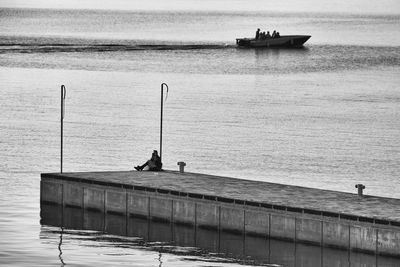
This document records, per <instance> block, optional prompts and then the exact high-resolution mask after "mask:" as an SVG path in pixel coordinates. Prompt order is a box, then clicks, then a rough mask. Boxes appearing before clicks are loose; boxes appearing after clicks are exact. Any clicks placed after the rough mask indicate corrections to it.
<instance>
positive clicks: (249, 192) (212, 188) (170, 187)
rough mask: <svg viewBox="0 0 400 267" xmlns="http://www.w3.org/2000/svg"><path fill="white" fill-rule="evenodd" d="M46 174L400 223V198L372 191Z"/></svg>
mask: <svg viewBox="0 0 400 267" xmlns="http://www.w3.org/2000/svg"><path fill="white" fill-rule="evenodd" d="M42 178H52V179H61V180H67V181H80V182H88V183H94V184H97V183H99V184H103V185H104V184H106V185H111V186H116V187H143V188H144V190H147V189H150V190H151V189H155V190H167V191H170V192H171V193H175V194H177V193H178V194H179V193H190V194H197V195H200V196H199V197H201V195H202V196H206V197H208V198H209V197H211V198H212V197H215V198H216V199H218V198H221V199H222V198H225V201H231V200H234V201H249V202H256V203H265V204H267V205H281V206H282V207H285V208H286V209H288V210H289V209H292V208H295V209H296V208H298V209H307V210H312V211H317V212H318V211H321V212H331V213H334V214H348V215H351V216H356V217H365V218H372V219H374V220H384V221H390V223H391V224H396V225H397V226H400V199H392V198H383V197H375V196H369V195H365V196H363V197H359V196H358V195H357V194H350V193H344V192H337V191H329V190H320V189H313V188H306V187H299V186H291V185H283V184H276V183H267V182H260V181H251V180H243V179H235V178H229V177H221V176H212V175H205V174H198V173H187V172H185V173H179V172H175V171H163V172H146V171H143V172H137V171H119V172H79V173H48V174H42ZM288 207H289V208H288Z"/></svg>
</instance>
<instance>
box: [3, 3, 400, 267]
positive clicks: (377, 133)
mask: <svg viewBox="0 0 400 267" xmlns="http://www.w3.org/2000/svg"><path fill="white" fill-rule="evenodd" d="M396 7H397V6H396V5H394V6H393V8H394V9H395V8H396ZM209 9H210V6H207V10H203V11H193V10H189V11H188V10H183V11H182V10H181V11H176V10H174V11H171V10H160V11H157V12H152V11H149V10H146V11H137V10H136V11H135V10H133V11H129V12H127V11H88V10H86V11H82V10H74V11H72V10H67V11H66V10H41V9H34V10H32V9H4V8H3V9H1V10H0V36H1V38H0V80H1V83H0V84H1V85H0V87H1V98H0V137H1V138H0V146H1V153H0V265H12V264H14V265H16V266H32V265H33V266H45V265H47V266H57V265H58V266H60V265H61V266H63V265H64V264H67V265H71V266H80V265H81V266H85V265H86V266H87V265H134V266H232V265H233V266H235V265H267V264H277V265H278V266H295V265H296V266H322V264H324V266H330V265H329V264H336V265H332V266H359V265H360V264H365V266H377V265H378V266H399V265H400V264H399V263H398V262H396V261H395V260H392V259H381V258H380V259H375V257H372V258H368V257H367V256H365V255H359V254H354V255H352V256H348V255H347V254H346V255H342V254H341V253H339V252H336V251H330V252H326V251H325V252H324V253H325V254H324V253H322V254H323V255H325V256H318V255H320V254H318V253H316V252H315V248H312V247H311V248H310V247H307V246H306V247H301V246H300V247H297V248H296V247H293V245H291V244H281V243H274V241H273V243H272V244H269V245H260V244H261V243H262V242H265V241H260V240H249V241H248V242H253V243H252V244H256V245H254V246H250V248H251V250H250V251H253V253H249V252H248V251H249V249H248V247H247V250H246V249H244V250H242V252H241V253H238V252H237V249H239V250H240V249H241V248H246V245H244V244H242V243H240V242H239V241H238V242H239V243H235V242H233V241H232V240H234V239H235V238H234V237H222V239H223V240H227V241H226V242H222V243H220V244H222V245H220V246H219V247H215V246H212V245H207V244H206V245H204V246H203V245H201V244H200V243H198V242H197V241H193V242H191V241H190V242H189V241H188V242H186V243H185V242H178V240H177V239H176V238H173V236H174V233H176V231H175V232H174V231H172V232H171V231H170V230H165V231H164V230H162V229H170V228H168V227H169V226H168V227H167V228H165V226H161V225H158V226H155V227H152V228H151V229H157V230H155V231H156V232H154V230H153V233H155V234H154V235H153V236H152V238H150V239H149V238H148V237H149V236H146V235H143V234H142V235H141V234H140V233H143V231H144V232H146V231H150V230H149V228H143V229H142V228H140V227H141V226H140V225H143V223H142V224H141V223H138V224H137V227H135V228H134V229H136V230H135V231H137V232H134V233H130V234H128V233H126V232H125V233H124V232H123V231H122V232H121V229H123V227H122V228H121V227H119V226H118V222H120V220H119V219H118V218H112V219H110V220H111V221H112V222H115V223H116V224H113V225H117V226H116V227H114V228H106V227H105V226H104V225H103V227H100V228H96V227H95V228H91V227H88V226H87V225H86V226H85V224H79V220H80V219H79V218H80V217H79V215H76V214H75V213H73V212H72V213H71V211H68V212H70V213H68V214H70V215H71V214H72V215H71V218H73V219H71V222H70V223H69V224H67V226H68V227H66V228H60V227H59V226H60V224H59V221H57V218H58V217H57V216H59V215H57V214H60V212H59V211H57V212H56V211H54V210H53V211H50V212H49V213H46V214H50V217H49V216H47V217H46V218H45V219H46V220H42V224H41V223H40V205H39V204H40V203H39V187H40V185H39V181H40V173H41V172H55V171H58V170H59V106H60V103H59V97H60V85H61V84H65V85H66V87H67V103H66V118H65V127H64V129H65V131H64V136H65V139H64V141H65V148H64V151H65V154H64V155H65V158H64V170H65V171H93V170H131V169H132V168H133V166H134V164H137V163H140V162H143V161H144V160H146V159H147V157H149V153H151V151H152V150H153V149H156V148H158V131H159V128H158V127H159V90H160V84H161V83H162V82H166V83H168V85H169V88H170V92H169V95H168V98H167V101H166V104H165V112H164V115H165V121H164V138H163V139H164V144H163V160H164V166H165V168H166V169H176V168H177V166H176V162H177V161H185V162H186V163H187V170H188V171H191V172H202V173H209V174H218V175H227V176H233V177H240V178H245V179H253V180H261V181H270V182H278V183H285V184H293V185H302V186H309V187H316V188H323V189H330V190H340V191H346V192H355V190H354V184H356V183H364V184H365V185H366V186H367V188H366V191H365V192H366V193H367V194H372V195H379V196H386V197H396V198H399V197H400V193H399V192H400V182H399V179H398V176H399V173H400V167H399V166H400V141H399V140H400V109H399V104H400V90H399V86H398V85H399V84H400V78H399V77H400V75H399V70H400V68H399V66H400V34H399V29H400V27H399V26H400V16H399V15H397V13H396V12H388V14H383V13H382V12H380V13H379V14H369V13H368V14H367V13H365V12H360V13H357V12H356V11H355V12H353V14H350V13H321V12H316V11H314V12H307V13H304V12H302V13H300V12H294V11H293V10H286V11H285V10H283V11H268V12H267V11H265V12H260V11H257V12H255V11H251V10H246V11H245V12H244V11H243V12H239V11H237V10H236V11H231V12H222V11H221V10H217V11H210V10H209ZM205 11H207V12H205ZM266 12H267V13H266ZM389 13H390V14H389ZM71 18H73V19H71ZM257 27H262V28H263V29H265V30H273V29H278V30H279V31H280V32H281V34H311V35H312V36H313V37H312V38H311V39H310V40H309V41H308V42H307V43H306V47H305V48H304V49H295V50H286V49H274V50H257V51H255V50H243V49H236V48H235V47H234V39H235V38H236V37H242V36H251V35H253V32H254V31H255V29H256V28H257ZM371 33H372V34H371ZM387 36H390V38H389V39H388V38H387ZM42 211H43V209H42ZM61 214H62V213H61ZM73 214H75V215H73ZM42 215H43V214H42ZM93 216H96V215H93ZM94 218H96V217H94ZM42 219H43V217H42ZM74 223H75V224H74ZM120 223H121V222H120ZM144 225H147V224H146V223H144ZM143 227H144V226H143ZM125 229H126V228H125ZM140 229H142V230H143V231H142V232H140V231H139V230H140ZM160 229H161V230H160ZM103 230H106V231H105V232H104V231H103ZM182 231H183V232H184V233H185V234H182V235H180V236H181V237H184V238H186V239H185V240H197V239H193V238H191V232H190V231H189V232H187V231H185V230H182ZM182 231H181V232H182ZM150 232H151V231H150ZM181 232H180V233H181ZM147 233H149V232H147ZM127 236H128V237H127ZM213 238H214V239H215V238H221V237H218V236H217V237H216V236H215V233H214V234H213V233H211V234H210V238H209V239H207V240H213ZM196 242H197V243H196ZM232 242H233V243H232ZM257 242H261V243H257ZM60 243H61V246H60ZM232 244H237V245H232ZM245 244H247V243H245ZM257 244H258V245H257ZM262 244H264V243H262ZM221 246H222V247H221ZM224 246H225V249H223V248H224ZM226 246H228V248H226ZM229 246H231V247H229ZM253 248H259V249H258V250H257V249H256V250H254V249H253ZM235 249H236V250H235ZM318 249H319V248H318ZM277 250H278V251H282V254H279V253H274V252H273V251H277ZM243 251H244V252H243ZM246 251H247V252H246ZM271 251H272V252H271ZM299 251H300V252H301V251H303V252H304V253H300V254H299ZM307 251H308V252H307ZM310 251H311V252H310ZM264 252H265V253H264ZM319 253H321V252H319ZM311 255H317V256H315V257H314V256H311ZM321 259H322V260H321ZM363 266H364V265H363Z"/></svg>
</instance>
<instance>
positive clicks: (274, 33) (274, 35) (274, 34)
mask: <svg viewBox="0 0 400 267" xmlns="http://www.w3.org/2000/svg"><path fill="white" fill-rule="evenodd" d="M275 37H276V31H275V30H274V32H273V33H272V38H275Z"/></svg>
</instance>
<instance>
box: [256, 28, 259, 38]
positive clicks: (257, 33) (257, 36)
mask: <svg viewBox="0 0 400 267" xmlns="http://www.w3.org/2000/svg"><path fill="white" fill-rule="evenodd" d="M258 38H260V28H258V29H257V31H256V40H258Z"/></svg>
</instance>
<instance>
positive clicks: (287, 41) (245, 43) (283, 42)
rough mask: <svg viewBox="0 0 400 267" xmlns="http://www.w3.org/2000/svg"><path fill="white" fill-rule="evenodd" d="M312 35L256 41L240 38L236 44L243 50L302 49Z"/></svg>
mask: <svg viewBox="0 0 400 267" xmlns="http://www.w3.org/2000/svg"><path fill="white" fill-rule="evenodd" d="M310 37H311V36H310V35H283V36H280V37H277V38H266V39H263V40H260V39H259V40H256V39H254V38H253V39H251V38H238V39H236V44H237V45H238V47H243V48H265V47H302V46H303V44H304V43H305V42H307V40H308V39H310Z"/></svg>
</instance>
